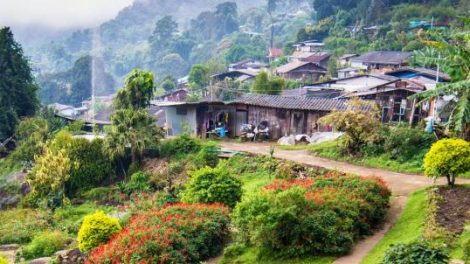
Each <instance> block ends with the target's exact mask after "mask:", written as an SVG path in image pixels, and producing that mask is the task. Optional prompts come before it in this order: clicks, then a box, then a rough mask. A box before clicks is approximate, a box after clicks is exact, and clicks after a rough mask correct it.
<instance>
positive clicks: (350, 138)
mask: <svg viewBox="0 0 470 264" xmlns="http://www.w3.org/2000/svg"><path fill="white" fill-rule="evenodd" d="M371 108H372V109H371ZM319 121H320V122H321V123H322V124H324V125H333V126H334V127H335V129H337V130H339V131H343V132H344V133H345V135H344V136H343V138H344V141H343V143H344V149H345V152H346V153H348V154H352V155H355V154H358V153H359V152H360V150H361V146H363V145H365V144H367V143H369V142H373V141H374V140H375V136H376V134H377V128H378V127H379V126H380V121H379V118H378V111H377V110H375V109H374V107H373V106H371V105H370V104H369V103H367V102H365V101H361V100H358V99H354V100H352V101H350V102H349V103H348V106H347V109H345V110H344V111H342V110H335V111H333V112H331V113H330V114H328V115H326V116H324V117H322V118H321V119H320V120H319Z"/></svg>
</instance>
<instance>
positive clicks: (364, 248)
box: [221, 142, 470, 264]
mask: <svg viewBox="0 0 470 264" xmlns="http://www.w3.org/2000/svg"><path fill="white" fill-rule="evenodd" d="M221 145H222V148H226V149H230V150H237V151H245V152H249V153H254V154H265V155H267V154H269V150H270V145H269V144H265V143H235V142H223V143H222V144H221ZM274 156H275V157H276V158H280V159H286V160H292V161H295V162H298V163H302V164H307V165H313V166H318V167H323V168H326V169H331V170H338V171H342V172H346V173H354V174H357V175H362V176H378V177H380V178H382V179H384V180H385V182H387V184H388V186H389V188H390V189H391V190H392V193H393V199H392V201H391V206H390V210H389V212H388V214H387V216H386V219H385V222H384V224H383V226H382V227H381V229H380V230H377V232H375V234H374V235H372V236H370V237H367V238H365V239H363V240H362V241H360V242H359V243H358V244H357V245H356V246H355V247H354V249H353V250H352V252H351V253H350V254H349V255H347V256H344V257H341V258H339V259H337V260H336V261H335V262H334V264H358V263H360V262H361V260H362V259H363V258H364V257H365V256H366V255H367V253H368V252H369V251H370V250H371V249H372V248H373V247H374V246H375V245H376V244H377V243H378V242H379V241H380V240H381V239H382V238H383V237H384V235H385V233H387V231H388V230H389V229H390V227H392V226H393V224H394V223H395V221H396V220H397V219H398V217H399V216H400V213H401V212H402V210H403V208H404V206H405V204H406V200H407V198H408V195H410V194H411V193H412V192H414V191H416V190H417V189H420V188H423V187H427V186H430V185H432V180H431V179H429V178H427V177H425V176H423V175H415V174H405V173H398V172H391V171H387V170H382V169H375V168H368V167H362V166H357V165H352V164H349V163H346V162H340V161H334V160H329V159H325V158H319V157H315V156H312V155H310V154H309V153H308V152H307V151H306V150H282V149H279V148H276V149H275V151H274ZM437 183H438V184H445V179H443V178H441V179H439V180H438V182H437ZM457 183H470V180H468V179H458V180H457Z"/></svg>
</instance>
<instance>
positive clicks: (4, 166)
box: [0, 158, 23, 180]
mask: <svg viewBox="0 0 470 264" xmlns="http://www.w3.org/2000/svg"><path fill="white" fill-rule="evenodd" d="M22 167H23V166H22V165H21V163H18V162H13V161H12V160H11V159H8V158H7V159H1V160H0V180H2V179H4V178H5V177H6V176H8V175H10V174H12V173H15V172H19V171H21V169H22Z"/></svg>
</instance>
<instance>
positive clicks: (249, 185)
mask: <svg viewBox="0 0 470 264" xmlns="http://www.w3.org/2000/svg"><path fill="white" fill-rule="evenodd" d="M240 180H241V181H242V183H243V193H244V195H248V194H251V193H255V192H258V191H259V190H260V189H261V188H263V187H264V186H266V185H267V184H269V183H270V182H272V181H273V179H272V178H270V177H269V174H268V173H266V172H263V171H262V172H259V173H245V174H242V175H240Z"/></svg>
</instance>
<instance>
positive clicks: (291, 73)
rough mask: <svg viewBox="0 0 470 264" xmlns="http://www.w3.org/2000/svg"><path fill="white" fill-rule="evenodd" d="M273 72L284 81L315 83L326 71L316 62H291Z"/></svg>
mask: <svg viewBox="0 0 470 264" xmlns="http://www.w3.org/2000/svg"><path fill="white" fill-rule="evenodd" d="M275 72H276V75H278V76H280V77H283V78H286V79H293V80H302V81H311V82H316V81H318V80H320V78H321V77H322V76H325V75H326V73H327V69H326V68H324V67H322V66H321V65H319V64H318V63H316V62H311V61H293V62H290V63H288V64H285V65H282V66H279V67H277V68H276V69H275Z"/></svg>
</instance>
